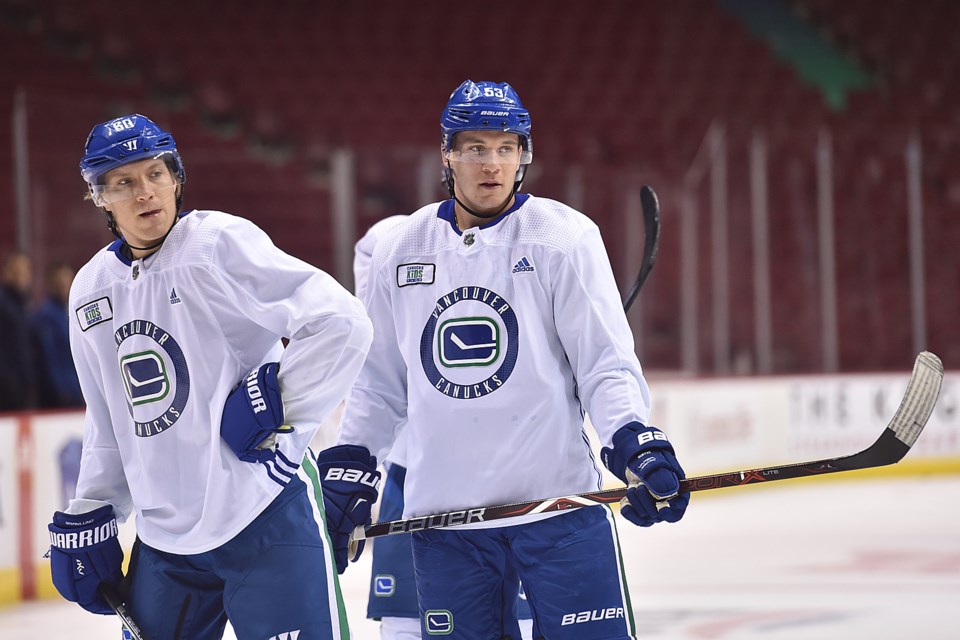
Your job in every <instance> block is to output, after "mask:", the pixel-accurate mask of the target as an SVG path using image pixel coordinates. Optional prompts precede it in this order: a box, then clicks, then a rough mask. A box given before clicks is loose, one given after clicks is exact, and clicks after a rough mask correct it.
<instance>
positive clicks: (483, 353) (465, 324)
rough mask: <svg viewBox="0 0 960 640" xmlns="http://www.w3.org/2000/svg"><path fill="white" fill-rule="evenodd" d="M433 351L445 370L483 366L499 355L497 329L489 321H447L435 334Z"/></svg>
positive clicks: (492, 322)
mask: <svg viewBox="0 0 960 640" xmlns="http://www.w3.org/2000/svg"><path fill="white" fill-rule="evenodd" d="M437 350H438V351H439V353H440V362H441V364H443V366H445V367H480V366H486V365H488V364H490V363H492V362H493V361H495V360H496V359H497V356H499V355H500V328H499V327H498V326H497V322H496V321H495V320H494V319H493V318H457V319H456V320H447V321H446V322H444V323H443V324H441V325H440V330H439V331H438V332H437Z"/></svg>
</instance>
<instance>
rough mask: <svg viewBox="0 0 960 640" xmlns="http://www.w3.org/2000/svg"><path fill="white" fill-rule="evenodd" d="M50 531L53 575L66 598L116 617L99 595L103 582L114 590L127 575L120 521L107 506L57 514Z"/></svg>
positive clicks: (92, 611) (92, 610) (51, 571)
mask: <svg viewBox="0 0 960 640" xmlns="http://www.w3.org/2000/svg"><path fill="white" fill-rule="evenodd" d="M47 528H48V529H49V530H50V574H51V575H52V577H53V585H54V586H55V587H56V588H57V591H59V592H60V595H62V596H63V597H64V598H66V599H67V600H69V601H71V602H76V603H77V604H79V605H80V606H81V607H83V608H84V609H86V610H87V611H90V612H91V613H99V614H103V615H112V614H113V613H114V611H113V609H111V608H110V606H109V605H108V604H107V603H106V601H105V600H104V599H103V598H102V597H101V596H100V594H99V593H98V592H97V589H98V588H99V587H100V583H102V582H107V583H110V584H112V585H113V586H114V587H116V586H118V585H119V584H120V580H121V579H122V578H123V573H122V572H121V570H120V565H121V564H122V563H123V550H122V549H121V548H120V542H119V540H117V519H116V517H115V516H114V514H113V507H112V506H110V505H106V506H103V507H100V508H99V509H95V510H93V511H91V512H89V513H83V514H79V515H71V514H68V513H63V512H61V511H57V512H56V513H54V514H53V522H52V523H51V524H50V525H49V526H48V527H47Z"/></svg>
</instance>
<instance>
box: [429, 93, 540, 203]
mask: <svg viewBox="0 0 960 640" xmlns="http://www.w3.org/2000/svg"><path fill="white" fill-rule="evenodd" d="M530 128H531V124H530V113H529V112H528V111H527V110H526V109H525V108H524V106H523V103H521V102H520V96H518V95H517V92H516V91H514V89H513V87H511V86H510V85H509V84H507V83H506V82H489V81H486V80H482V81H480V82H474V81H473V80H465V81H464V83H463V84H461V85H460V86H459V87H457V89H456V90H455V91H454V92H453V93H451V94H450V98H449V99H448V100H447V105H446V106H445V107H444V108H443V113H442V114H441V115H440V134H441V144H442V145H443V151H444V154H449V153H450V152H451V151H452V147H453V136H454V135H456V134H457V133H460V132H461V131H506V132H508V133H515V134H517V135H518V136H519V137H520V149H521V153H520V164H519V166H518V167H517V175H516V177H515V178H514V185H513V190H514V192H516V191H517V190H518V189H519V188H520V184H521V183H522V182H523V177H524V175H525V174H526V170H527V165H529V164H530V163H531V162H533V137H532V136H531V135H530ZM441 181H442V182H443V184H444V185H446V187H447V190H448V191H449V192H450V195H451V196H453V195H454V189H453V170H452V169H451V168H450V165H449V163H447V164H446V165H445V166H444V167H443V174H442V176H441Z"/></svg>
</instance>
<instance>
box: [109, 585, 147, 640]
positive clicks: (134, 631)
mask: <svg viewBox="0 0 960 640" xmlns="http://www.w3.org/2000/svg"><path fill="white" fill-rule="evenodd" d="M100 595H101V596H103V599H104V600H106V601H107V604H108V605H110V608H111V609H113V611H114V612H115V613H116V614H117V617H118V618H120V621H121V622H123V626H124V627H126V628H127V631H129V632H130V637H131V638H133V640H147V636H145V635H143V631H140V627H139V626H137V623H136V622H135V621H134V619H133V616H131V615H130V611H129V610H128V609H127V605H125V604H123V598H121V597H120V594H119V593H117V590H116V588H115V587H114V586H113V585H111V584H108V583H106V582H102V583H100Z"/></svg>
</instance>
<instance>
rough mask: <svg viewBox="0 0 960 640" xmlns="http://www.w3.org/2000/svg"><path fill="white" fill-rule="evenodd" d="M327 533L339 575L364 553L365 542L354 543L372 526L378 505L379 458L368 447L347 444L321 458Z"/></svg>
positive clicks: (325, 452) (318, 460)
mask: <svg viewBox="0 0 960 640" xmlns="http://www.w3.org/2000/svg"><path fill="white" fill-rule="evenodd" d="M317 468H318V470H319V472H320V486H321V488H322V489H323V508H324V510H325V511H326V515H327V533H329V534H330V540H331V542H332V543H333V555H334V559H335V560H336V562H337V572H338V573H343V572H344V571H345V570H346V568H347V564H348V562H356V560H357V558H359V557H360V554H361V553H363V546H364V541H363V540H359V541H357V540H351V538H350V534H352V533H353V530H354V529H356V528H357V527H362V526H364V525H368V524H370V510H371V509H372V508H373V504H374V503H375V502H376V501H377V483H379V482H380V472H379V471H377V458H376V457H375V456H371V455H370V451H369V450H368V449H367V448H366V447H361V446H357V445H352V444H343V445H338V446H336V447H330V448H329V449H324V450H323V451H321V452H320V453H319V454H317Z"/></svg>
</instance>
